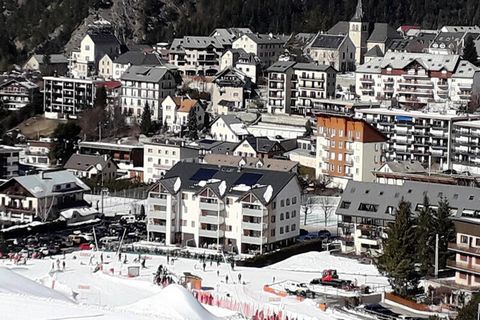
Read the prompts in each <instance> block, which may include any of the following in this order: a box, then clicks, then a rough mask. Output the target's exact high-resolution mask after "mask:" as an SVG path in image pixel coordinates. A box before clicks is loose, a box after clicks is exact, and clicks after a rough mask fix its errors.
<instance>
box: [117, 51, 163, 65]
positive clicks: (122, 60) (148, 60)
mask: <svg viewBox="0 0 480 320" xmlns="http://www.w3.org/2000/svg"><path fill="white" fill-rule="evenodd" d="M114 63H118V64H131V65H134V66H140V65H162V64H163V62H162V59H161V58H160V56H159V55H158V54H156V53H145V52H142V51H127V52H125V53H124V54H121V55H120V56H118V58H117V59H115V61H114Z"/></svg>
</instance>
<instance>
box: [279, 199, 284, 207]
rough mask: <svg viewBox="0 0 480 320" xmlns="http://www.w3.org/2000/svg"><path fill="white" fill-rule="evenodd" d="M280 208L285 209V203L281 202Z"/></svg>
mask: <svg viewBox="0 0 480 320" xmlns="http://www.w3.org/2000/svg"><path fill="white" fill-rule="evenodd" d="M280 207H282V208H283V207H285V201H283V200H280Z"/></svg>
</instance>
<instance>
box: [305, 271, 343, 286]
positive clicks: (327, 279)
mask: <svg viewBox="0 0 480 320" xmlns="http://www.w3.org/2000/svg"><path fill="white" fill-rule="evenodd" d="M310 284H321V285H324V286H332V287H336V288H348V287H351V286H352V281H350V280H341V279H339V278H338V274H337V270H333V269H327V270H323V272H322V277H321V278H317V279H313V280H312V281H310Z"/></svg>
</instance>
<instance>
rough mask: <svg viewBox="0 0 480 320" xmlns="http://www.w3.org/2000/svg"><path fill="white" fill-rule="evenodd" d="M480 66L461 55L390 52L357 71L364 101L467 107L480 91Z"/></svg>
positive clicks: (357, 86)
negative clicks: (394, 100)
mask: <svg viewBox="0 0 480 320" xmlns="http://www.w3.org/2000/svg"><path fill="white" fill-rule="evenodd" d="M479 71H480V69H478V68H477V67H475V66H474V65H472V64H471V63H470V62H468V61H464V60H460V56H458V55H435V54H428V53H406V52H387V53H386V54H385V56H384V57H380V58H372V60H370V61H369V62H367V63H365V64H363V65H361V66H359V67H358V68H357V71H356V75H355V76H356V93H357V95H358V96H359V97H360V100H362V101H384V100H386V101H389V100H391V99H396V100H397V101H398V103H399V104H401V105H405V106H409V107H420V106H425V105H427V104H428V103H430V102H447V101H451V102H452V103H453V104H457V105H463V106H465V105H466V104H467V103H468V101H470V98H471V96H472V95H473V94H476V93H478V92H479V91H480V72H479Z"/></svg>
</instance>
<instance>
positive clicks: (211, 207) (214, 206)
mask: <svg viewBox="0 0 480 320" xmlns="http://www.w3.org/2000/svg"><path fill="white" fill-rule="evenodd" d="M199 208H200V210H207V211H215V212H217V211H221V210H223V209H224V205H223V203H222V202H217V201H215V200H213V199H209V198H200V202H199Z"/></svg>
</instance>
